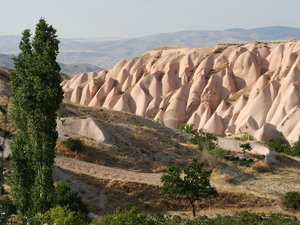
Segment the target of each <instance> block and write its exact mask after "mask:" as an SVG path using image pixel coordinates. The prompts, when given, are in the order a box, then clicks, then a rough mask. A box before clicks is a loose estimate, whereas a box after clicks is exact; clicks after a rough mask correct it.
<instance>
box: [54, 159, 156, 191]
mask: <svg viewBox="0 0 300 225" xmlns="http://www.w3.org/2000/svg"><path fill="white" fill-rule="evenodd" d="M55 164H56V166H57V167H59V168H61V169H66V170H69V171H72V172H75V173H80V174H84V175H88V176H92V177H95V178H98V179H108V180H115V181H124V182H135V183H143V184H149V185H155V186H161V182H160V177H161V176H162V173H141V172H134V171H128V170H123V169H116V168H111V167H107V166H101V165H97V164H93V163H88V162H84V161H80V160H77V159H72V158H67V157H63V156H56V158H55Z"/></svg>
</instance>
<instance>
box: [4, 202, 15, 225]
mask: <svg viewBox="0 0 300 225" xmlns="http://www.w3.org/2000/svg"><path fill="white" fill-rule="evenodd" d="M16 212H17V209H16V206H15V205H14V204H13V201H12V200H11V199H9V198H3V199H1V200H0V224H6V223H7V220H8V219H9V218H10V216H11V215H12V214H15V213H16Z"/></svg>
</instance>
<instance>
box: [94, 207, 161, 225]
mask: <svg viewBox="0 0 300 225" xmlns="http://www.w3.org/2000/svg"><path fill="white" fill-rule="evenodd" d="M141 224H143V225H156V224H157V223H156V222H155V221H154V219H152V218H151V217H150V216H148V215H147V214H145V213H138V212H137V209H136V208H132V209H130V210H120V209H117V210H116V211H115V213H114V214H113V215H109V216H103V217H101V219H100V220H98V221H96V222H94V223H93V225H141Z"/></svg>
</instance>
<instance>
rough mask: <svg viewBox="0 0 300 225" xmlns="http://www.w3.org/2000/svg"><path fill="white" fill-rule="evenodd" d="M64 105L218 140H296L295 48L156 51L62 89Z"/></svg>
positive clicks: (299, 113) (299, 124)
mask: <svg viewBox="0 0 300 225" xmlns="http://www.w3.org/2000/svg"><path fill="white" fill-rule="evenodd" d="M62 86H63V90H64V92H65V98H66V99H68V100H70V101H71V102H74V103H78V104H83V105H88V106H98V107H105V108H108V109H113V110H121V111H126V112H130V113H133V114H137V115H140V116H145V117H149V118H153V119H154V120H157V121H159V122H161V123H163V124H165V125H166V126H168V127H172V128H177V127H178V126H179V125H180V124H183V123H188V124H195V127H196V128H197V129H205V130H207V131H208V132H213V133H216V134H218V135H233V134H238V133H249V134H252V135H253V136H254V137H255V138H257V139H258V140H268V139H270V138H272V137H274V136H275V135H276V133H277V131H280V132H282V133H283V134H284V136H285V137H286V138H287V140H288V141H289V142H291V143H293V142H296V141H298V140H299V136H300V120H299V119H300V109H299V107H300V106H299V105H300V41H298V40H293V41H287V42H280V43H271V42H270V43H261V42H260V43H259V42H252V43H248V44H244V45H237V44H227V45H217V46H212V47H205V48H177V49H175V48H161V49H156V50H151V51H148V52H146V53H144V54H143V55H141V56H140V57H136V58H134V59H132V60H130V61H128V62H127V61H125V60H122V61H120V62H119V63H117V64H116V65H115V66H114V67H113V68H112V69H109V70H104V71H100V72H91V73H84V74H79V75H77V76H75V77H74V78H73V79H71V80H65V81H63V82H62Z"/></svg>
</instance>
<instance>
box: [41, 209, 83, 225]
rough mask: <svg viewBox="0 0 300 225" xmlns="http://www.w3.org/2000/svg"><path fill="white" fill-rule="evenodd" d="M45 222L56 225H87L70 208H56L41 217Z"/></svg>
mask: <svg viewBox="0 0 300 225" xmlns="http://www.w3.org/2000/svg"><path fill="white" fill-rule="evenodd" d="M41 217H42V218H43V222H44V223H47V224H56V225H75V224H76V225H86V223H85V222H84V221H83V220H82V219H81V218H80V217H79V216H78V215H76V212H74V211H72V210H70V209H69V208H68V207H66V206H64V207H62V206H55V207H54V208H51V209H50V210H48V211H47V212H46V213H45V214H44V215H41Z"/></svg>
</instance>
